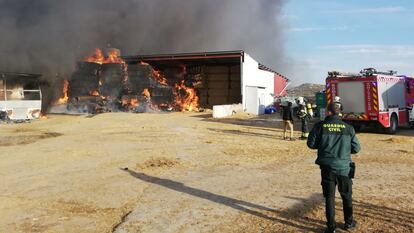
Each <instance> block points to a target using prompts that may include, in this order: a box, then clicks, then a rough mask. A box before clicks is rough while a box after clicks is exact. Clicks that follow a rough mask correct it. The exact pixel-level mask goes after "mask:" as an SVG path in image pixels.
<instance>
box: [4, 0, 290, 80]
mask: <svg viewBox="0 0 414 233" xmlns="http://www.w3.org/2000/svg"><path fill="white" fill-rule="evenodd" d="M282 7H283V0H122V1H114V0H70V1H68V0H0V29H1V40H0V70H4V71H19V72H36V73H45V74H54V73H70V72H71V71H72V69H73V67H74V64H75V62H76V61H77V60H78V59H79V58H81V57H83V56H86V55H87V54H89V53H90V52H91V51H93V49H94V48H96V47H101V48H102V47H108V46H111V47H117V48H120V49H121V50H122V53H123V55H134V54H154V53H174V52H180V53H181V52H197V51H222V50H239V49H241V50H245V51H246V52H248V53H249V54H251V55H252V56H253V57H255V58H256V59H257V60H259V61H260V62H262V63H264V64H266V65H268V66H270V67H272V68H275V69H278V70H280V71H281V72H284V71H285V70H287V67H285V65H284V56H283V38H282V34H281V33H282V29H281V25H280V22H279V15H280V12H281V9H282Z"/></svg>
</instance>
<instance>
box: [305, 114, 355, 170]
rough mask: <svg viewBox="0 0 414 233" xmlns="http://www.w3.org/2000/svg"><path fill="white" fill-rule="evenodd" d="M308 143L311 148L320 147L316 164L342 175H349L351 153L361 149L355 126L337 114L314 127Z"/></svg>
mask: <svg viewBox="0 0 414 233" xmlns="http://www.w3.org/2000/svg"><path fill="white" fill-rule="evenodd" d="M307 144H308V147H309V148H311V149H318V158H317V159H316V161H315V163H316V164H318V165H319V166H320V167H321V168H322V167H324V168H329V169H331V170H332V171H333V172H335V173H336V174H337V175H341V176H348V174H349V170H350V166H349V164H350V162H351V154H356V153H358V152H359V151H360V149H361V146H360V144H359V141H358V139H357V137H356V136H355V130H354V128H353V127H352V126H350V125H348V124H346V123H345V122H343V121H342V120H341V119H340V117H338V116H335V115H334V116H328V117H326V118H325V120H324V121H321V122H319V123H317V124H316V125H315V126H314V127H313V129H312V131H311V133H310V135H309V137H308V142H307Z"/></svg>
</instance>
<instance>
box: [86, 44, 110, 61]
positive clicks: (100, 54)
mask: <svg viewBox="0 0 414 233" xmlns="http://www.w3.org/2000/svg"><path fill="white" fill-rule="evenodd" d="M85 61H87V62H94V63H98V64H103V63H104V61H105V56H104V55H103V52H102V50H100V49H98V48H96V49H95V53H94V54H93V55H92V56H90V57H87V58H86V59H85Z"/></svg>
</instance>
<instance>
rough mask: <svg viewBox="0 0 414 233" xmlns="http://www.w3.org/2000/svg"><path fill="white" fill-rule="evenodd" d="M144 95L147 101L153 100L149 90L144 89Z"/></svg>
mask: <svg viewBox="0 0 414 233" xmlns="http://www.w3.org/2000/svg"><path fill="white" fill-rule="evenodd" d="M142 95H143V96H145V98H147V99H150V98H151V93H150V92H149V90H148V88H145V89H144V91H143V92H142Z"/></svg>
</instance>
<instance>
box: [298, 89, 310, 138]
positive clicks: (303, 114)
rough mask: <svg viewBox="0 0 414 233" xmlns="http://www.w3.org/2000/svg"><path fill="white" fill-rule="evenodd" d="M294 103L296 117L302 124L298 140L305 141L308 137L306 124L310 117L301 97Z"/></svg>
mask: <svg viewBox="0 0 414 233" xmlns="http://www.w3.org/2000/svg"><path fill="white" fill-rule="evenodd" d="M296 103H297V104H298V111H297V117H298V118H299V119H300V120H301V123H302V136H301V137H300V139H302V140H305V139H307V138H308V135H309V129H308V124H309V120H310V119H311V115H310V111H309V110H308V107H307V104H306V103H305V100H304V98H303V97H298V98H297V100H296Z"/></svg>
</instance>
